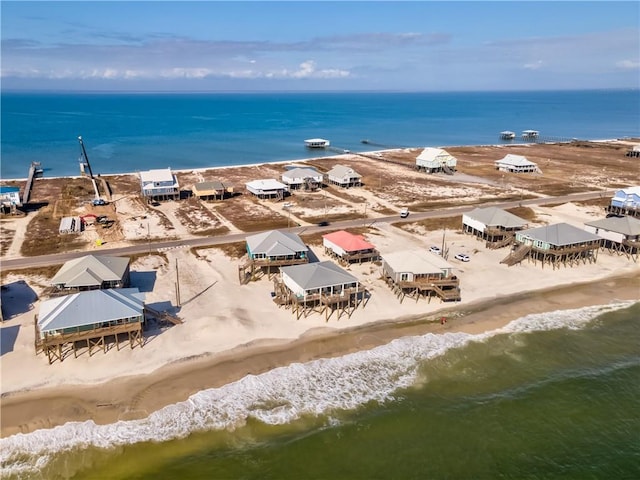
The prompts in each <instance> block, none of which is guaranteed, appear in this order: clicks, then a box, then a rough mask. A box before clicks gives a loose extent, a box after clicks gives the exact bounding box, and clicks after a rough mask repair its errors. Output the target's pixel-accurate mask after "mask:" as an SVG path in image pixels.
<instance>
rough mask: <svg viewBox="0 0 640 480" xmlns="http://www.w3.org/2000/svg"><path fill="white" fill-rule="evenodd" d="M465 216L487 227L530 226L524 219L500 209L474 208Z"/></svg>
mask: <svg viewBox="0 0 640 480" xmlns="http://www.w3.org/2000/svg"><path fill="white" fill-rule="evenodd" d="M465 215H466V216H467V217H469V218H472V219H473V220H477V221H479V222H482V223H483V224H484V225H486V226H487V227H506V228H514V227H524V226H526V225H528V223H529V222H527V221H526V220H525V219H524V218H520V217H518V216H517V215H514V214H512V213H509V212H507V211H505V210H502V209H501V208H498V207H486V208H474V209H473V210H471V211H470V212H468V213H465Z"/></svg>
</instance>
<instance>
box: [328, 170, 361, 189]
mask: <svg viewBox="0 0 640 480" xmlns="http://www.w3.org/2000/svg"><path fill="white" fill-rule="evenodd" d="M326 175H327V181H328V182H329V183H331V184H333V185H338V186H339V187H342V188H349V187H359V186H360V185H362V175H360V174H359V173H358V172H356V171H355V170H354V169H353V168H351V167H347V166H345V165H336V166H335V167H333V168H332V169H331V170H329V171H328V172H327V174H326Z"/></svg>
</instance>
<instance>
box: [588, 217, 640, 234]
mask: <svg viewBox="0 0 640 480" xmlns="http://www.w3.org/2000/svg"><path fill="white" fill-rule="evenodd" d="M585 225H589V226H591V227H596V228H602V229H603V230H609V231H610V232H616V233H621V234H623V235H627V236H635V235H640V220H638V219H637V218H633V217H609V218H603V219H602V220H594V221H592V222H585Z"/></svg>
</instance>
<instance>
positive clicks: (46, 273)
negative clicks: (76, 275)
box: [0, 265, 62, 283]
mask: <svg viewBox="0 0 640 480" xmlns="http://www.w3.org/2000/svg"><path fill="white" fill-rule="evenodd" d="M61 267H62V265H49V266H46V267H25V268H20V269H17V268H16V269H13V270H4V269H3V270H2V271H1V272H0V279H1V281H2V283H5V281H6V279H7V277H9V276H11V275H15V276H22V275H24V270H25V269H27V268H28V269H29V275H30V276H38V277H44V278H46V279H51V278H53V276H54V275H55V274H56V273H58V270H60V268H61Z"/></svg>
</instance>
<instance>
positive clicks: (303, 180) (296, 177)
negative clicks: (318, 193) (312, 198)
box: [282, 167, 323, 190]
mask: <svg viewBox="0 0 640 480" xmlns="http://www.w3.org/2000/svg"><path fill="white" fill-rule="evenodd" d="M322 181H323V176H322V174H321V173H319V172H318V171H317V170H316V169H314V168H310V167H297V168H292V169H291V170H287V171H286V172H284V173H283V174H282V183H284V184H286V185H287V186H288V187H289V188H290V189H291V190H302V189H303V190H316V189H318V188H320V187H321V186H322Z"/></svg>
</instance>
